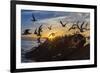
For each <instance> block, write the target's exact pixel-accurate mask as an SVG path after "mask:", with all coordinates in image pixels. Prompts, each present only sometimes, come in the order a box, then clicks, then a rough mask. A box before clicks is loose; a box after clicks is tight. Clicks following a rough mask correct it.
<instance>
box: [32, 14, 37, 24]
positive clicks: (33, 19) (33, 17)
mask: <svg viewBox="0 0 100 73" xmlns="http://www.w3.org/2000/svg"><path fill="white" fill-rule="evenodd" d="M31 21H33V22H34V21H36V19H35V16H34V14H33V13H32V20H31Z"/></svg>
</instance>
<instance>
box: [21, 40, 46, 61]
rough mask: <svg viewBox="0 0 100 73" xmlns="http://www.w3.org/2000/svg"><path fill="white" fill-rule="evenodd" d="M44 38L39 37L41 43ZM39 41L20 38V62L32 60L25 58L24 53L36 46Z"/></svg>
mask: <svg viewBox="0 0 100 73" xmlns="http://www.w3.org/2000/svg"><path fill="white" fill-rule="evenodd" d="M44 41H45V39H41V42H42V43H43V42H44ZM38 46H39V43H37V40H36V39H35V40H25V39H22V40H21V62H33V61H31V60H28V59H26V58H25V54H26V53H27V52H29V51H31V50H34V49H35V47H38Z"/></svg>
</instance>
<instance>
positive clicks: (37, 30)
mask: <svg viewBox="0 0 100 73" xmlns="http://www.w3.org/2000/svg"><path fill="white" fill-rule="evenodd" d="M41 32H42V25H40V26H39V28H38V29H37V28H36V29H35V31H34V34H35V35H37V36H41Z"/></svg>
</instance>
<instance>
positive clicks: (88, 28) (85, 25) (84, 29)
mask: <svg viewBox="0 0 100 73" xmlns="http://www.w3.org/2000/svg"><path fill="white" fill-rule="evenodd" d="M87 26H88V22H87V23H86V24H85V28H83V29H84V30H89V28H87Z"/></svg>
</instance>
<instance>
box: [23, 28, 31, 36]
mask: <svg viewBox="0 0 100 73" xmlns="http://www.w3.org/2000/svg"><path fill="white" fill-rule="evenodd" d="M30 30H31V29H25V30H24V33H23V35H28V34H32V33H30Z"/></svg>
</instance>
